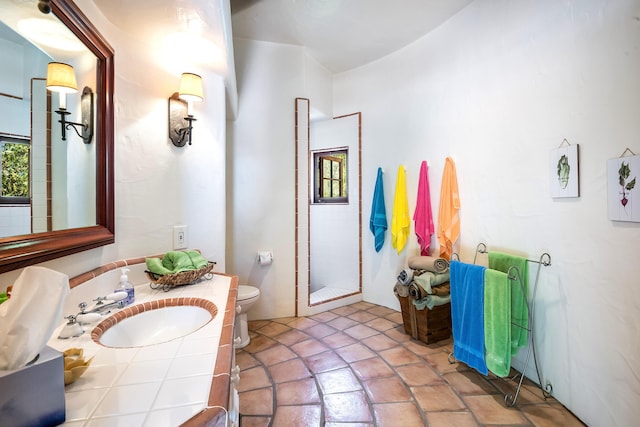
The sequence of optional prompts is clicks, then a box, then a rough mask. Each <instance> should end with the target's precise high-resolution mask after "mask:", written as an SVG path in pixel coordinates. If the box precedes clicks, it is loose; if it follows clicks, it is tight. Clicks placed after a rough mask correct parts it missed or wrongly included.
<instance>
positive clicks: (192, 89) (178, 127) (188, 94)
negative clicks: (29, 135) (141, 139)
mask: <svg viewBox="0 0 640 427" xmlns="http://www.w3.org/2000/svg"><path fill="white" fill-rule="evenodd" d="M203 99H204V95H203V91H202V78H201V77H200V76H199V75H197V74H193V73H183V74H182V77H181V79H180V89H179V91H178V92H176V93H174V94H173V95H171V97H170V98H169V139H171V142H172V143H173V145H175V146H176V147H184V146H185V144H186V143H187V142H188V143H189V145H191V131H192V130H193V122H195V121H196V120H197V119H196V118H195V117H193V112H192V108H193V102H201V101H202V100H203Z"/></svg>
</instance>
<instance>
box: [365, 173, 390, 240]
mask: <svg viewBox="0 0 640 427" xmlns="http://www.w3.org/2000/svg"><path fill="white" fill-rule="evenodd" d="M369 230H371V232H372V233H373V236H374V239H375V247H376V252H380V249H382V245H383V244H384V233H385V231H387V210H386V208H385V206H384V188H383V185H382V168H378V176H377V178H376V186H375V189H374V191H373V203H372V204H371V217H370V218H369Z"/></svg>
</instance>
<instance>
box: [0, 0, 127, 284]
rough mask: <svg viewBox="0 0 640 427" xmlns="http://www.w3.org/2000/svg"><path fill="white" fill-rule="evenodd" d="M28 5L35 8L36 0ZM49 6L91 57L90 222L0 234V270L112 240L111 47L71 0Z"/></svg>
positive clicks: (79, 250)
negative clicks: (93, 80) (92, 156)
mask: <svg viewBox="0 0 640 427" xmlns="http://www.w3.org/2000/svg"><path fill="white" fill-rule="evenodd" d="M33 7H34V8H36V7H37V4H36V2H33ZM50 7H51V13H53V14H54V15H55V16H56V17H57V18H58V19H59V20H60V21H61V22H62V23H63V24H64V25H65V26H66V27H67V28H69V30H70V31H71V32H72V33H73V34H74V35H75V36H76V37H77V38H78V39H79V40H80V41H81V42H82V43H83V44H84V45H85V46H86V47H87V49H88V50H90V51H91V52H92V53H93V54H94V55H95V56H96V62H97V63H96V74H97V75H96V88H95V102H96V105H95V108H96V120H95V134H94V137H95V139H94V140H95V144H96V165H95V166H96V182H95V186H96V187H95V195H96V222H95V225H91V226H87V227H80V228H70V229H64V230H58V231H49V232H44V233H35V234H25V235H19V236H10V237H4V238H0V273H4V272H7V271H11V270H16V269H19V268H23V267H26V266H29V265H33V264H38V263H41V262H44V261H48V260H52V259H55V258H59V257H63V256H66V255H71V254H74V253H78V252H82V251H86V250H88V249H93V248H97V247H100V246H104V245H108V244H111V243H113V242H114V241H115V221H114V216H115V213H114V159H113V151H114V148H113V146H114V131H113V125H114V110H113V108H114V107H113V85H114V51H113V48H112V47H111V46H110V45H109V44H108V43H107V41H106V40H105V39H104V38H103V37H102V35H101V34H100V33H99V32H98V31H97V29H96V28H95V27H94V26H93V24H92V23H91V22H89V20H88V19H87V17H86V16H85V15H84V14H83V13H82V12H81V11H80V9H79V8H78V6H77V5H76V4H75V3H73V1H71V0H51V1H50ZM52 121H53V120H52Z"/></svg>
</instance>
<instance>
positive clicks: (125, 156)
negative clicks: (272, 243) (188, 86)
mask: <svg viewBox="0 0 640 427" xmlns="http://www.w3.org/2000/svg"><path fill="white" fill-rule="evenodd" d="M76 4H78V5H79V6H80V8H81V9H82V11H83V13H85V15H87V16H88V18H89V19H90V20H91V21H92V22H93V24H94V25H95V26H96V28H97V29H98V30H99V31H100V32H101V33H102V35H103V36H104V37H105V38H106V40H108V42H109V43H110V44H111V46H112V47H113V48H114V50H115V52H116V53H115V85H114V86H115V96H114V99H115V108H114V110H115V214H116V217H115V224H116V243H114V244H112V245H108V246H105V247H102V248H98V249H93V250H90V251H86V252H83V253H80V254H76V255H71V256H68V257H64V258H60V259H58V260H53V261H49V262H46V263H44V264H43V265H44V266H47V267H50V268H53V269H56V270H59V271H61V272H64V273H66V274H68V275H70V276H73V275H76V274H79V273H82V272H85V271H88V270H90V269H92V268H95V267H97V266H99V265H102V264H105V263H107V262H110V261H114V260H119V259H124V258H132V257H138V256H145V255H149V254H156V253H162V252H165V251H169V250H171V249H172V227H173V225H175V224H186V225H188V227H189V228H188V244H189V246H190V247H193V248H199V249H200V250H201V251H202V253H203V254H204V256H205V257H207V258H208V259H210V260H213V261H216V262H217V263H218V264H217V267H216V271H224V268H225V248H224V245H225V164H224V163H225V124H226V121H225V92H224V91H225V88H224V83H223V81H222V78H220V77H219V76H218V75H216V74H214V73H212V72H210V71H208V69H206V68H203V69H189V70H184V71H192V72H196V73H200V74H201V75H202V77H203V83H204V91H205V101H204V102H202V103H200V104H198V105H197V106H196V107H195V108H194V112H195V115H196V118H197V119H198V121H197V122H195V125H194V127H195V129H194V136H193V145H191V146H187V147H184V148H177V147H174V146H173V145H172V144H171V142H170V141H169V139H168V137H167V128H168V125H167V115H168V111H167V109H168V107H167V105H168V101H167V99H168V98H169V97H170V96H171V94H172V93H173V92H175V91H176V90H177V88H178V84H179V80H180V75H179V73H178V74H172V73H170V72H168V71H166V70H170V69H173V68H174V67H175V64H174V63H173V62H172V61H171V60H170V58H166V55H160V54H157V52H155V51H154V49H153V48H151V47H150V46H149V45H148V44H147V43H146V42H145V41H140V40H139V39H136V38H134V37H131V36H130V35H129V34H127V33H125V32H123V31H121V30H119V29H118V27H117V26H115V25H117V23H116V24H115V25H114V24H112V23H110V22H108V21H107V20H106V19H105V18H104V16H103V15H102V14H101V13H100V12H99V11H98V10H97V9H96V7H95V5H94V4H93V2H92V1H91V0H77V1H76ZM149 43H150V41H149ZM205 54H206V53H205ZM159 58H165V59H164V61H163V60H160V59H159ZM19 273H20V271H15V272H10V273H6V274H3V275H0V289H4V288H5V287H6V286H7V285H8V284H10V283H12V281H13V280H15V278H16V277H17V275H18V274H19Z"/></svg>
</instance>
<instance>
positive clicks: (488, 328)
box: [484, 268, 511, 378]
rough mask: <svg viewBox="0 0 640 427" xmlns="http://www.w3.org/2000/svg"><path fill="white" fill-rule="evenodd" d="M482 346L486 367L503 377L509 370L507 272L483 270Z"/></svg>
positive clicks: (509, 326) (509, 332)
mask: <svg viewBox="0 0 640 427" xmlns="http://www.w3.org/2000/svg"><path fill="white" fill-rule="evenodd" d="M484 347H485V356H486V357H485V359H486V364H487V369H489V370H490V371H491V372H493V373H494V374H495V375H496V376H498V377H501V378H504V377H506V376H507V375H509V371H510V369H511V288H510V286H509V280H508V278H507V274H506V273H503V272H501V271H496V270H491V269H489V268H487V269H486V270H485V272H484Z"/></svg>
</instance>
